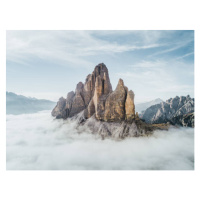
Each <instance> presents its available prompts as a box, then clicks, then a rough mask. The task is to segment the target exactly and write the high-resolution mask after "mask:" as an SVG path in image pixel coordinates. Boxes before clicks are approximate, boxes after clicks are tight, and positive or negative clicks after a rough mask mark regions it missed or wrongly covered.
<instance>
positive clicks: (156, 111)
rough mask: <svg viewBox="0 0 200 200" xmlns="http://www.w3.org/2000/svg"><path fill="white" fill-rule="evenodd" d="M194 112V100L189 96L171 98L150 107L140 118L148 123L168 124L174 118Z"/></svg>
mask: <svg viewBox="0 0 200 200" xmlns="http://www.w3.org/2000/svg"><path fill="white" fill-rule="evenodd" d="M192 112H194V98H191V97H190V96H189V95H188V96H186V97H184V96H181V97H178V96H176V97H175V98H170V99H168V100H167V101H166V102H162V103H160V104H157V105H154V106H151V107H149V108H148V109H146V110H145V112H144V113H143V114H142V115H141V116H140V117H141V118H142V119H144V120H145V122H147V123H167V122H171V121H172V118H176V117H178V116H183V115H185V114H188V113H192Z"/></svg>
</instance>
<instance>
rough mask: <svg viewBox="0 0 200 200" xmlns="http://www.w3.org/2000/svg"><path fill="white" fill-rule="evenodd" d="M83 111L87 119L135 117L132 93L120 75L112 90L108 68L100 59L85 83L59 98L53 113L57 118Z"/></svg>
mask: <svg viewBox="0 0 200 200" xmlns="http://www.w3.org/2000/svg"><path fill="white" fill-rule="evenodd" d="M81 111H84V112H83V113H84V117H85V118H86V119H88V118H90V117H92V116H93V115H94V116H95V118H96V119H97V120H101V121H107V122H120V121H124V120H125V121H128V122H130V123H131V122H132V121H133V120H134V118H135V104H134V93H133V91H128V88H127V87H126V86H125V85H124V82H123V80H122V79H120V80H119V82H118V85H117V87H116V89H115V90H114V91H112V86H111V83H110V78H109V74H108V69H107V67H106V65H105V64H103V63H101V64H99V65H97V66H96V67H95V68H94V71H93V72H92V74H89V75H88V76H87V78H86V80H85V84H83V83H82V82H79V83H78V84H77V86H76V90H75V93H74V92H70V93H68V95H67V98H66V99H64V98H63V97H62V98H60V99H59V101H58V103H57V105H56V107H55V108H54V109H53V111H52V115H53V116H54V117H56V118H64V119H66V118H70V117H73V116H75V115H77V114H78V113H80V112H81Z"/></svg>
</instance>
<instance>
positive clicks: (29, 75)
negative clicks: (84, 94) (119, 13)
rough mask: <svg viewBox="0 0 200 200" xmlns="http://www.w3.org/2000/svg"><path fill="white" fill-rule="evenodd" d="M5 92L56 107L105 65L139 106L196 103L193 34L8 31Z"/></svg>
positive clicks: (184, 32) (112, 81) (170, 32)
mask: <svg viewBox="0 0 200 200" xmlns="http://www.w3.org/2000/svg"><path fill="white" fill-rule="evenodd" d="M6 36H7V37H6V49H7V52H6V53H7V57H6V62H7V64H6V70H7V73H6V78H7V82H6V84H7V86H6V90H7V91H9V92H14V93H16V94H20V95H24V96H29V97H35V98H38V99H47V100H52V101H57V100H58V99H59V98H60V97H61V96H63V97H66V95H67V93H68V92H70V91H72V90H73V91H75V88H76V84H77V83H78V82H80V81H82V82H85V78H86V76H87V75H88V74H90V73H92V71H93V69H94V67H95V66H96V65H97V64H99V63H101V62H103V63H105V64H106V66H107V68H108V70H109V75H110V81H111V84H112V86H113V89H115V88H116V85H117V82H118V80H119V78H122V79H123V80H124V83H125V85H126V86H127V87H128V88H129V89H131V90H133V91H134V93H135V102H136V103H143V102H148V101H151V100H154V99H157V98H160V99H162V100H164V101H165V100H167V99H169V98H171V97H175V96H186V95H188V94H189V95H190V96H191V97H194V31H7V34H6Z"/></svg>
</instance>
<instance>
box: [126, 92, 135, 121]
mask: <svg viewBox="0 0 200 200" xmlns="http://www.w3.org/2000/svg"><path fill="white" fill-rule="evenodd" d="M134 96H135V95H134V93H133V91H132V90H130V91H129V92H128V94H127V98H126V102H125V111H126V120H127V121H132V120H133V119H135V104H134Z"/></svg>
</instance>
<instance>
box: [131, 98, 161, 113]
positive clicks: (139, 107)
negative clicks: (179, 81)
mask: <svg viewBox="0 0 200 200" xmlns="http://www.w3.org/2000/svg"><path fill="white" fill-rule="evenodd" d="M161 102H163V100H162V99H160V98H158V99H155V100H152V101H148V102H145V103H138V104H135V110H136V111H137V112H138V113H141V112H142V111H145V110H146V109H147V108H149V107H150V106H153V105H156V104H159V103H161Z"/></svg>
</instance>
